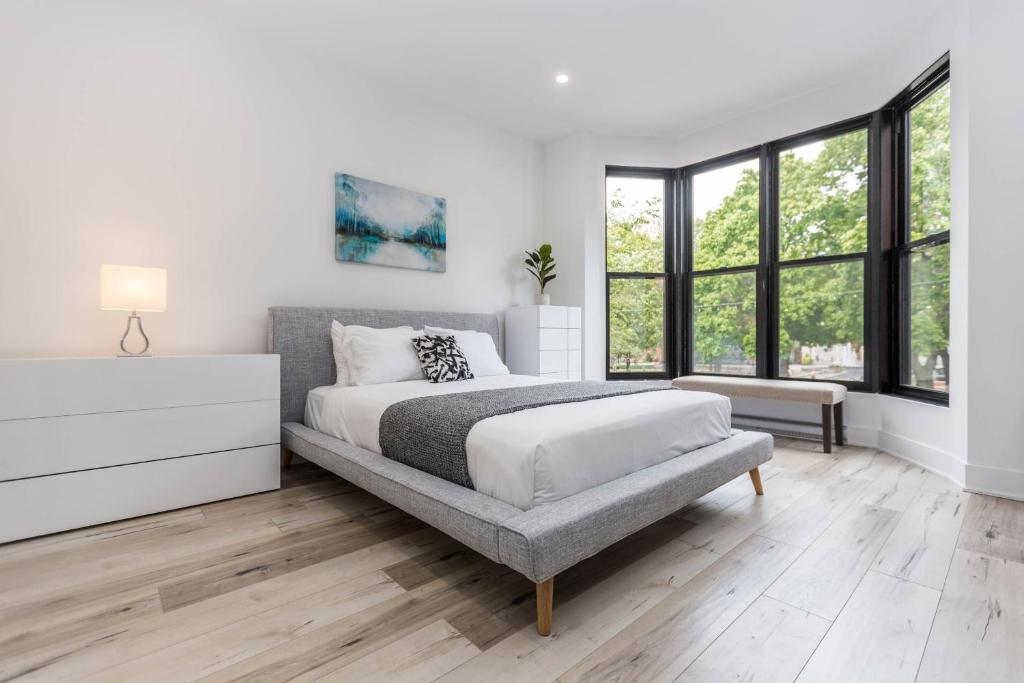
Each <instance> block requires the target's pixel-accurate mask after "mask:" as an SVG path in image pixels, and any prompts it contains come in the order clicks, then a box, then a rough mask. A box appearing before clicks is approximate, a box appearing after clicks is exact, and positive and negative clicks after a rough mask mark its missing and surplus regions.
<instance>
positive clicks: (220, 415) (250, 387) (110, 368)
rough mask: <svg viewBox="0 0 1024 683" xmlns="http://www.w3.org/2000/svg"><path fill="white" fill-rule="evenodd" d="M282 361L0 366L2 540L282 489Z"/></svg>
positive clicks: (181, 359) (192, 359) (177, 359)
mask: <svg viewBox="0 0 1024 683" xmlns="http://www.w3.org/2000/svg"><path fill="white" fill-rule="evenodd" d="M280 392H281V383H280V359H279V357H278V356H276V355H237V356H234V355H233V356H168V357H161V358H66V359H32V360H0V543H2V542H5V541H11V540H14V539H19V538H28V537H30V536H38V535H41V534H48V533H52V532H55V531H63V530H65V529H74V528H77V527H84V526H90V525H92V524H100V523H102V522H110V521H113V520H117V519H125V518H128V517H136V516H139V515H146V514H151V513H154V512H160V511H163V510H171V509H174V508H180V507H187V506H190V505H196V504H199V503H205V502H208V501H212V500H220V499H223V498H232V497H235V496H241V495H246V494H249V493H256V492H258V491H267V490H270V489H276V488H279V487H280V446H279V443H280V438H281V429H280V428H281V422H280V407H279V406H280Z"/></svg>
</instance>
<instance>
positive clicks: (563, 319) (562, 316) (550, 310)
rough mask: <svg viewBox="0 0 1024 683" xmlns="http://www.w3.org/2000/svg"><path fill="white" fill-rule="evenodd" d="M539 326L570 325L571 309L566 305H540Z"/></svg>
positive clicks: (538, 309)
mask: <svg viewBox="0 0 1024 683" xmlns="http://www.w3.org/2000/svg"><path fill="white" fill-rule="evenodd" d="M537 326H538V327H568V326H569V309H568V308H566V307H565V306H538V307H537Z"/></svg>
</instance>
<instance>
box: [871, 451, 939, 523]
mask: <svg viewBox="0 0 1024 683" xmlns="http://www.w3.org/2000/svg"><path fill="white" fill-rule="evenodd" d="M927 473H928V470H926V469H924V468H923V467H921V466H920V465H915V464H913V463H910V462H902V461H901V462H897V461H893V460H892V459H890V465H889V466H888V467H887V468H886V469H885V470H884V471H882V472H879V473H878V474H877V475H876V476H874V477H873V478H872V479H871V483H870V484H869V485H868V487H867V488H866V489H864V492H863V493H862V494H861V495H860V497H858V499H857V500H858V501H859V502H861V503H864V504H865V505H874V506H875V507H884V508H889V509H890V510H897V511H899V512H903V511H905V510H906V509H907V508H908V507H910V503H911V502H912V501H913V500H914V496H916V495H917V492H918V491H920V490H921V487H922V486H923V485H924V482H925V478H926V476H925V475H926V474H927Z"/></svg>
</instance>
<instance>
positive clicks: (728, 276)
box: [606, 56, 950, 403]
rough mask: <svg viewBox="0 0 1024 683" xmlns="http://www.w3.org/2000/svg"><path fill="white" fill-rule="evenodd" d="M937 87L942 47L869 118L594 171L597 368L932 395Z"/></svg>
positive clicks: (943, 310)
mask: <svg viewBox="0 0 1024 683" xmlns="http://www.w3.org/2000/svg"><path fill="white" fill-rule="evenodd" d="M949 87H950V86H949V61H948V56H944V57H943V58H942V59H941V60H939V61H938V62H937V63H936V64H935V65H933V66H932V67H931V68H929V70H928V71H927V72H925V74H923V75H922V76H921V77H920V78H918V79H917V80H916V81H915V82H914V83H913V84H912V85H911V86H910V87H908V89H907V90H906V91H905V92H904V93H901V94H900V95H899V96H897V97H896V98H895V99H894V100H893V101H892V102H890V103H889V104H887V105H886V106H885V107H883V108H882V109H880V110H878V111H876V112H872V113H871V114H866V115H864V116H860V117H856V118H853V119H850V120H847V121H842V122H839V123H836V124H834V125H830V126H824V127H822V128H819V129H816V130H813V131H808V132H806V133H801V134H799V135H794V136H791V137H788V138H785V139H782V140H776V141H773V142H768V143H765V144H762V145H760V146H758V147H754V148H750V149H747V150H743V151H739V152H736V153H734V154H729V155H725V156H723V157H719V158H716V159H712V160H709V161H706V162H702V163H699V164H694V165H691V166H687V167H683V168H680V169H649V168H647V169H633V168H627V167H608V168H607V182H608V186H607V193H608V194H607V222H606V228H607V240H608V241H607V253H608V269H607V296H608V366H607V367H608V376H609V378H619V377H641V376H645V377H646V376H650V377H664V376H675V375H679V374H689V373H697V374H721V375H737V376H758V377H764V378H772V379H799V380H821V381H832V382H840V383H843V384H845V385H846V386H847V387H849V388H851V389H854V390H867V391H886V392H891V393H897V394H902V395H905V396H909V397H913V398H919V399H923V400H929V401H934V402H938V403H945V402H946V401H947V399H946V396H947V391H948V369H949V352H948V338H949V255H950V237H949V235H950V210H949V209H950V203H949V195H950V189H949V167H950V164H949V147H950V137H949V127H950V124H949ZM659 256H660V259H659Z"/></svg>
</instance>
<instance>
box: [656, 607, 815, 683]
mask: <svg viewBox="0 0 1024 683" xmlns="http://www.w3.org/2000/svg"><path fill="white" fill-rule="evenodd" d="M831 625H832V622H830V621H829V620H827V619H822V618H821V617H818V616H815V615H813V614H811V613H810V612H805V611H803V610H800V609H797V608H796V607H792V606H790V605H787V604H785V603H782V602H779V601H778V600H774V599H772V598H769V597H766V596H761V597H760V598H758V599H757V600H756V601H755V602H754V604H753V605H751V606H750V607H748V608H747V610H746V611H745V612H744V613H743V614H741V615H740V617H739V618H738V619H737V620H736V621H734V622H733V623H732V625H730V626H729V628H727V629H726V630H725V633H723V634H722V635H720V636H719V637H718V639H717V640H715V642H714V643H712V644H711V646H710V647H709V648H708V649H707V650H705V651H704V652H703V653H702V654H701V655H700V656H699V657H698V658H697V659H696V660H695V661H694V662H693V664H691V665H690V666H689V667H687V668H686V670H685V671H683V674H682V675H681V676H680V677H679V678H677V679H676V680H677V681H680V682H685V683H704V682H706V681H759V682H762V681H763V682H774V681H778V683H790V682H791V681H793V680H794V679H795V678H796V677H797V675H798V674H799V673H800V669H801V668H803V665H804V663H806V662H807V660H808V659H809V658H810V656H811V653H813V652H814V649H815V648H816V647H817V646H818V643H819V642H820V641H821V639H822V637H824V635H825V632H826V631H828V628H829V626H831Z"/></svg>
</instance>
